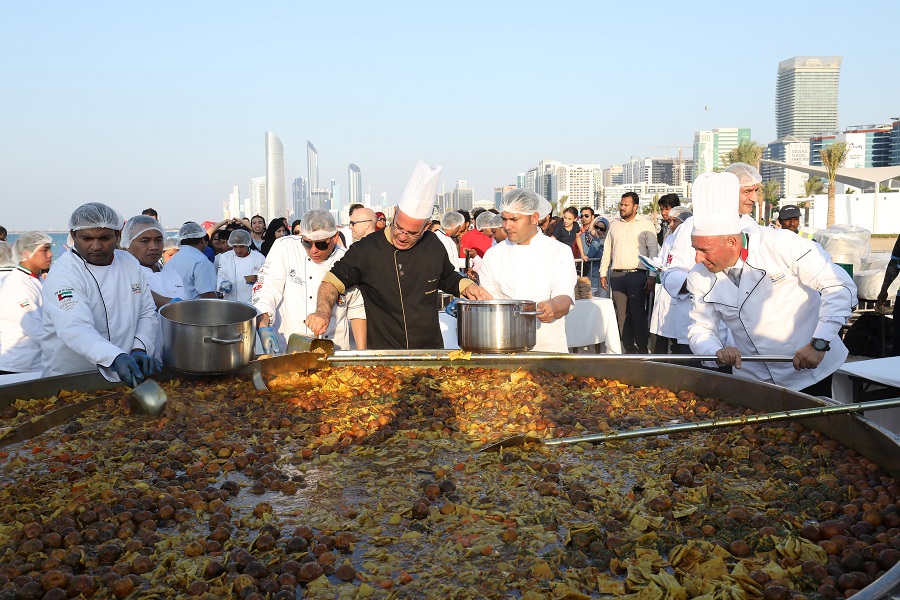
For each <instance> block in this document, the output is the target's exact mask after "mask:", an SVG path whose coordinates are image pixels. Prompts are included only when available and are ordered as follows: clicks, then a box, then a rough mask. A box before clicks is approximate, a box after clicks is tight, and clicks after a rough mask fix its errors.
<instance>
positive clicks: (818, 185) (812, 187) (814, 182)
mask: <svg viewBox="0 0 900 600" xmlns="http://www.w3.org/2000/svg"><path fill="white" fill-rule="evenodd" d="M824 188H825V183H824V182H823V181H822V178H821V177H816V176H815V175H813V176H812V177H810V178H809V179H807V180H806V182H805V183H804V184H803V189H804V191H805V192H806V195H805V196H803V197H804V198H809V197H810V196H815V195H816V194H821V193H822V190H823V189H824Z"/></svg>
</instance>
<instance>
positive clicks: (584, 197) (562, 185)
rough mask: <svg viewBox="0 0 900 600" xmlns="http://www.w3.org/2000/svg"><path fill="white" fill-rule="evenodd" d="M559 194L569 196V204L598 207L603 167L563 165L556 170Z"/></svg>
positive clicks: (560, 196)
mask: <svg viewBox="0 0 900 600" xmlns="http://www.w3.org/2000/svg"><path fill="white" fill-rule="evenodd" d="M556 182H557V192H556V193H557V194H558V195H559V198H562V197H563V196H568V201H567V204H568V205H569V206H575V207H579V206H590V207H591V208H595V209H596V208H597V204H598V201H599V199H600V189H601V188H602V187H603V169H601V168H600V167H599V166H597V165H592V164H587V165H563V166H561V167H559V168H558V169H557V170H556Z"/></svg>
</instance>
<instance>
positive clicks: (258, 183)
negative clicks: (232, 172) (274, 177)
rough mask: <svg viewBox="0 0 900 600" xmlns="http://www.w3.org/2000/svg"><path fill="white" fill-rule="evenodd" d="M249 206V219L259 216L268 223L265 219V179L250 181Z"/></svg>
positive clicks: (258, 178) (259, 178) (266, 211)
mask: <svg viewBox="0 0 900 600" xmlns="http://www.w3.org/2000/svg"><path fill="white" fill-rule="evenodd" d="M250 206H251V207H252V214H251V215H250V216H251V217H253V216H254V215H259V216H261V217H263V218H264V219H266V223H268V222H269V219H268V218H267V217H266V215H267V214H268V212H269V211H268V210H267V208H266V178H265V177H253V178H252V179H250Z"/></svg>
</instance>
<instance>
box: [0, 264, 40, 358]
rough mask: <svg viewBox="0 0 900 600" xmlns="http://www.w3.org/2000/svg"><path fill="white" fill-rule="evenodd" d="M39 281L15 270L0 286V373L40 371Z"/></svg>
mask: <svg viewBox="0 0 900 600" xmlns="http://www.w3.org/2000/svg"><path fill="white" fill-rule="evenodd" d="M41 303H42V298H41V278H40V277H35V276H34V275H33V274H32V272H31V271H29V270H28V269H25V268H23V267H16V268H15V270H12V271H10V272H9V273H8V275H7V277H6V278H5V279H4V280H3V282H2V283H0V371H9V372H11V373H29V372H32V371H40V370H41V333H42V331H43V325H42V324H41V314H42V313H41Z"/></svg>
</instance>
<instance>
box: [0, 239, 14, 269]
mask: <svg viewBox="0 0 900 600" xmlns="http://www.w3.org/2000/svg"><path fill="white" fill-rule="evenodd" d="M15 264H16V263H15V262H14V261H13V258H12V246H10V245H9V242H6V241H3V240H0V267H13V266H15Z"/></svg>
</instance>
